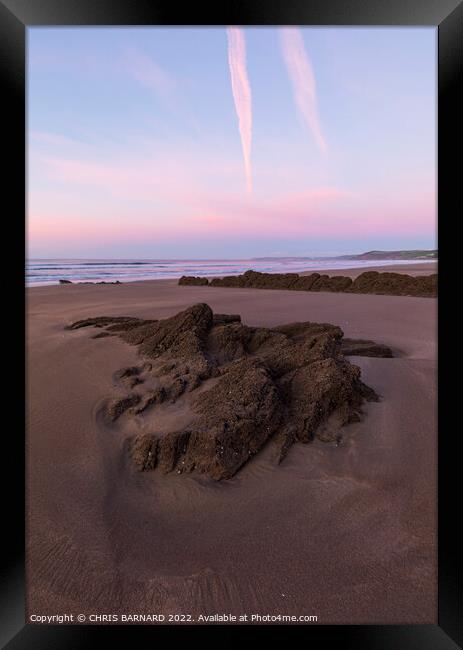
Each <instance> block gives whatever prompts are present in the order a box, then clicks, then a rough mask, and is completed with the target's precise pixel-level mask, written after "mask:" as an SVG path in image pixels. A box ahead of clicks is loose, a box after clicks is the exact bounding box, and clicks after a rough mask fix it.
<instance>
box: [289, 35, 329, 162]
mask: <svg viewBox="0 0 463 650" xmlns="http://www.w3.org/2000/svg"><path fill="white" fill-rule="evenodd" d="M280 36H281V47H282V50H283V57H284V59H285V62H286V67H287V69H288V73H289V77H290V79H291V83H292V85H293V92H294V100H295V102H296V105H297V107H298V109H299V111H300V113H301V115H302V117H303V119H304V121H305V122H306V124H307V126H308V127H309V129H310V131H311V132H312V134H313V136H314V138H315V141H316V142H317V145H318V146H319V148H320V150H321V151H322V152H325V151H326V149H327V146H326V141H325V137H324V135H323V132H322V128H321V125H320V119H319V117H318V107H317V93H316V84H315V75H314V72H313V68H312V64H311V62H310V59H309V57H308V56H307V53H306V51H305V48H304V41H303V40H302V35H301V32H300V30H299V29H298V28H297V27H283V28H281V31H280Z"/></svg>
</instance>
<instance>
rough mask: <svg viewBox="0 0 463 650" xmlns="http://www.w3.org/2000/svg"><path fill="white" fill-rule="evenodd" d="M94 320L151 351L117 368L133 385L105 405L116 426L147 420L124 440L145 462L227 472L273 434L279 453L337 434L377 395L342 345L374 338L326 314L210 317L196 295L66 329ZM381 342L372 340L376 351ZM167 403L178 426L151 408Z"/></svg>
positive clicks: (162, 409)
mask: <svg viewBox="0 0 463 650" xmlns="http://www.w3.org/2000/svg"><path fill="white" fill-rule="evenodd" d="M90 325H92V326H94V327H100V328H103V329H104V331H105V332H111V335H113V336H119V337H120V338H122V339H123V340H124V341H127V342H128V343H130V344H132V345H136V346H138V350H139V354H140V355H141V357H142V358H144V359H146V358H149V361H148V360H145V361H143V362H142V363H141V364H140V365H139V366H130V367H127V368H123V369H121V370H119V371H118V372H117V373H115V375H114V381H115V382H116V383H117V384H118V385H119V387H121V388H123V387H126V388H129V389H131V390H132V389H135V390H134V391H133V392H131V393H129V394H128V395H126V396H122V397H121V396H119V397H117V398H115V399H112V400H110V401H109V402H108V404H107V406H106V414H107V416H108V420H109V422H110V423H113V422H115V421H116V420H118V423H117V429H118V431H123V430H124V427H125V426H126V425H127V424H128V423H130V421H131V420H132V419H133V418H135V419H136V421H135V424H136V422H139V423H140V422H143V430H144V431H147V432H146V433H140V434H139V435H138V436H136V437H135V438H134V439H133V440H132V443H131V447H130V449H131V457H132V459H133V461H134V463H135V465H136V466H137V467H138V468H140V469H142V470H144V471H146V470H153V469H159V471H161V472H171V471H176V472H179V473H183V472H191V471H196V472H200V473H206V474H208V475H209V476H210V477H211V478H213V479H224V478H230V477H232V476H233V475H234V474H235V473H236V472H237V471H238V470H239V468H240V467H242V466H243V465H244V464H245V463H246V462H247V460H248V459H249V458H251V457H252V456H254V455H255V454H257V453H258V452H259V451H260V449H262V447H263V446H264V445H265V444H266V443H267V441H269V440H270V439H274V440H275V441H276V442H277V444H278V445H279V446H280V452H279V459H280V460H281V459H283V458H284V456H285V455H286V454H287V452H288V450H289V448H290V447H291V445H292V444H293V443H294V442H298V441H299V442H309V441H310V440H312V439H313V438H314V437H315V436H316V437H318V438H320V439H323V440H337V439H338V437H339V435H340V428H341V427H342V426H343V425H344V424H346V423H348V422H351V421H353V420H355V419H358V418H359V417H360V413H361V407H362V404H363V402H364V401H365V400H370V401H371V400H376V399H377V396H376V394H375V392H374V391H373V390H372V389H370V388H368V387H367V386H366V385H365V384H364V383H363V382H362V381H361V379H360V369H359V368H357V367H356V366H354V365H352V364H351V363H350V362H349V361H348V360H347V359H346V358H345V355H344V354H343V353H342V350H343V345H344V350H347V351H350V352H353V351H355V350H357V351H358V350H359V349H360V350H363V351H365V350H366V351H367V352H368V353H369V354H371V353H373V352H374V351H375V344H374V342H371V341H360V342H356V341H352V340H348V341H347V343H345V344H344V343H343V332H342V330H341V329H340V328H339V327H337V326H334V325H330V324H327V323H310V322H306V323H290V324H288V325H281V326H278V327H274V328H265V327H250V326H248V325H244V324H243V323H241V319H240V317H239V316H237V315H233V316H228V315H224V314H217V315H215V316H214V315H213V313H212V310H211V309H210V307H209V306H208V305H206V304H204V303H201V304H197V305H193V306H192V307H189V308H188V309H185V310H184V311H182V312H180V313H179V314H176V315H175V316H172V317H170V318H166V319H163V320H159V321H156V320H150V321H142V320H139V319H131V318H128V317H114V318H113V317H102V318H93V319H86V320H85V321H77V323H74V324H73V325H70V326H69V328H70V329H79V328H80V327H87V326H90ZM383 347H384V346H377V348H378V349H379V351H380V353H381V356H384V355H383V351H384V350H383ZM134 380H136V381H137V384H136V385H135V384H134V383H132V382H133V381H134ZM174 405H175V406H174ZM166 409H167V410H166ZM169 409H175V410H174V413H175V414H177V413H178V412H179V411H181V412H182V413H188V417H187V418H186V419H184V420H183V422H184V424H183V425H182V426H178V427H177V428H175V422H179V420H178V419H175V418H176V417H177V416H175V417H174V419H173V420H172V419H171V420H169V419H168V420H167V421H169V422H171V424H170V428H167V429H166V430H163V427H162V426H161V427H160V426H157V425H156V423H157V421H158V418H157V414H159V413H166V412H169ZM170 412H172V411H170ZM164 421H165V420H164ZM151 422H152V426H153V427H154V428H153V429H152V430H151V431H150V430H149V429H150V426H151V425H150V423H151ZM172 422H173V424H172ZM164 428H165V427H164ZM131 430H132V431H133V426H132V427H131Z"/></svg>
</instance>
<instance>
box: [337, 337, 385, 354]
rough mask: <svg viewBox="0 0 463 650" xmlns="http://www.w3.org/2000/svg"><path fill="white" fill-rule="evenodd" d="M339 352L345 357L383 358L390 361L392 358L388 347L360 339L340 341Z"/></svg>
mask: <svg viewBox="0 0 463 650" xmlns="http://www.w3.org/2000/svg"><path fill="white" fill-rule="evenodd" d="M341 352H342V353H343V355H344V356H345V357H353V356H356V357H384V358H386V359H390V358H392V357H393V356H394V355H393V353H392V350H391V348H390V347H389V346H387V345H383V344H382V343H375V342H374V341H365V340H361V339H359V340H354V339H344V338H343V340H342V341H341Z"/></svg>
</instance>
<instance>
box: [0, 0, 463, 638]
mask: <svg viewBox="0 0 463 650" xmlns="http://www.w3.org/2000/svg"><path fill="white" fill-rule="evenodd" d="M220 9H221V10H219V11H217V7H215V8H214V9H212V11H211V8H209V7H208V8H207V9H206V7H204V6H202V7H200V6H197V5H196V4H195V5H194V6H192V5H190V6H189V7H185V9H183V8H182V11H181V22H179V20H178V19H179V17H180V14H179V15H177V7H176V6H175V5H172V4H170V3H168V2H165V0H164V1H161V0H155V1H152V2H150V1H149V0H93V1H92V0H40V2H39V1H38V0H0V29H1V36H0V69H1V73H2V79H3V84H2V86H3V87H4V88H6V92H5V97H8V101H7V102H6V106H5V108H6V121H5V124H7V125H10V124H11V127H10V128H8V130H7V135H8V136H10V140H9V141H7V150H6V156H4V157H5V158H6V159H7V161H8V167H7V169H6V176H4V178H5V181H6V182H5V183H4V186H5V187H7V188H8V190H9V191H8V194H9V198H11V199H12V204H11V207H12V211H11V212H10V213H11V214H12V215H14V217H15V218H14V223H15V224H16V227H17V228H18V231H19V233H17V234H18V235H19V236H18V237H17V239H15V240H14V244H15V246H16V245H17V250H15V253H16V255H15V256H14V260H15V262H14V263H13V266H14V268H15V271H16V270H17V273H15V274H14V276H13V278H8V283H7V287H5V288H6V289H7V290H8V291H11V296H12V297H16V298H17V297H18V296H19V295H21V292H22V291H24V283H23V282H24V266H23V260H24V256H25V232H24V223H25V155H26V150H25V145H26V141H25V117H26V113H25V98H26V75H25V65H26V55H25V44H26V28H28V27H35V26H37V27H38V26H77V25H82V26H91V25H99V26H103V25H111V26H117V25H132V26H133V25H146V24H147V25H187V24H189V25H227V24H243V25H279V24H281V25H284V24H300V25H351V26H354V25H355V26H361V25H383V26H400V25H403V26H435V27H437V28H438V102H439V112H438V133H439V137H438V184H439V195H438V211H439V215H440V218H439V227H438V235H439V239H440V248H442V247H444V248H443V250H444V251H445V250H447V249H446V237H447V235H446V234H445V231H444V228H443V224H444V222H447V221H449V220H450V218H451V216H453V214H454V212H452V207H453V206H455V207H456V206H457V205H458V204H457V191H458V187H459V185H458V181H459V182H460V184H461V178H459V177H458V176H461V173H460V174H459V173H458V171H459V170H458V164H457V165H452V163H451V158H450V152H451V151H452V150H454V149H455V145H456V144H457V143H456V142H455V140H456V135H457V134H458V133H459V118H460V116H461V114H463V111H462V105H461V102H460V103H458V101H457V97H458V90H460V89H459V87H458V86H459V85H460V86H461V79H462V78H463V29H462V28H463V4H462V3H461V2H460V1H459V0H394V2H392V1H389V2H384V0H368V1H367V2H366V1H365V0H344V1H343V0H330V2H326V1H325V2H323V0H312V1H310V4H309V2H306V3H305V4H303V0H286V2H285V3H282V2H278V0H267V2H266V3H265V6H264V4H263V3H262V2H259V0H257V1H255V0H254V1H253V2H251V0H234V1H233V2H228V3H227V4H224V5H223V6H222V7H221V8H220ZM459 82H460V84H459ZM460 165H461V163H460ZM459 203H460V205H461V200H460V202H459ZM460 209H461V208H460ZM447 233H449V231H447ZM450 237H451V234H450ZM8 247H10V242H8ZM451 259H452V260H455V261H454V262H453V265H454V266H453V268H452V262H451ZM456 259H457V257H456V256H454V257H452V258H450V257H449V254H448V252H447V254H444V255H443V256H442V260H439V266H440V269H439V280H440V287H439V296H440V297H439V303H438V313H439V319H441V318H443V315H444V313H445V307H444V306H445V304H446V303H447V299H448V298H449V297H450V287H449V281H450V278H451V277H455V275H456V273H457V272H458V269H457V268H456ZM16 267H17V269H16ZM9 268H10V267H9ZM444 281H445V284H444ZM447 304H449V303H447ZM452 320H453V319H452ZM452 327H453V330H454V331H453V332H451V330H452ZM446 330H447V331H446V340H445V341H444V338H443V336H442V334H441V328H440V330H439V347H441V346H443V347H442V349H444V350H445V344H449V339H453V340H454V341H457V340H459V339H460V337H461V334H460V332H458V333H457V332H456V327H455V325H453V326H450V327H449V329H447V322H446ZM17 334H18V335H19V338H20V339H21V338H22V341H21V340H20V341H19V350H23V349H24V340H25V336H24V335H25V327H24V320H22V321H20V325H19V328H18V329H17ZM452 334H453V336H452ZM20 354H21V353H20ZM23 354H24V353H23ZM453 354H455V349H454V348H453ZM23 359H24V360H25V357H22V359H21V360H23ZM16 365H18V363H17V354H16ZM441 368H442V364H441V363H439V372H441ZM451 383H452V382H448V383H447V384H446V390H445V393H444V391H441V393H440V394H439V405H440V408H439V425H440V431H441V435H440V436H439V442H438V449H439V469H440V471H439V477H438V478H439V481H438V483H439V499H440V505H439V559H438V571H439V579H438V582H439V596H438V598H439V605H438V624H437V625H410V626H403V625H398V626H395V625H390V626H362V625H359V626H342V625H326V626H322V625H320V626H281V627H284V628H285V630H284V634H285V637H286V634H287V632H286V630H287V628H288V627H291V628H294V627H298V628H301V627H302V628H303V629H299V632H303V634H304V636H306V635H308V640H311V641H314V642H316V641H319V642H322V643H323V642H326V641H332V642H334V641H338V642H340V643H342V644H343V645H344V646H345V647H348V648H355V649H356V650H357V649H360V648H368V649H369V650H370V649H371V648H375V649H376V648H378V649H380V650H389V649H391V650H392V649H394V650H397V649H399V648H400V650H402V648H417V649H418V648H419V649H420V650H426V649H428V648H429V649H430V650H431V649H432V650H435V649H440V648H442V649H443V650H444V649H445V650H447V649H449V650H451V649H453V648H458V647H459V645H458V643H460V644H463V617H461V612H462V611H463V607H462V598H461V592H462V587H461V582H460V583H457V581H456V576H457V575H458V574H457V568H456V559H457V558H458V557H460V555H461V544H459V539H458V538H457V536H456V535H455V531H454V530H453V526H454V523H453V517H454V515H455V512H458V510H457V507H458V506H457V500H456V499H455V495H456V494H458V488H459V487H460V483H459V482H457V481H458V478H457V477H458V475H459V472H461V470H460V468H459V467H457V458H459V455H458V453H457V451H458V450H457V445H458V442H459V440H458V439H457V436H453V437H450V436H451V434H452V433H453V431H452V429H450V430H449V427H448V425H445V423H444V417H443V414H444V413H447V412H449V411H450V410H451V408H452V405H454V404H455V403H458V401H457V400H458V399H459V396H458V394H457V388H452V386H451ZM22 385H24V384H22ZM460 399H461V397H460ZM21 410H22V405H21V404H20V406H19V412H21ZM12 433H17V432H16V431H13V432H12ZM444 436H445V439H444ZM444 442H445V444H444ZM4 444H6V446H7V454H5V457H6V459H8V461H9V459H11V469H12V473H11V476H10V477H9V480H8V484H7V485H8V491H5V494H6V495H13V498H11V499H9V498H6V499H5V500H4V506H7V510H8V513H7V517H5V519H6V520H7V521H8V525H9V529H8V535H7V536H5V537H4V539H3V541H4V543H5V546H6V553H4V554H3V555H2V573H1V577H2V580H1V583H0V585H1V586H0V603H1V612H2V614H1V619H0V642H1V643H2V647H6V648H8V650H20V649H23V648H29V647H34V649H35V648H37V649H41V648H46V649H47V650H51V649H54V648H57V649H58V648H59V649H60V650H61V649H62V648H64V647H65V648H66V649H68V648H69V649H73V648H90V647H99V646H100V645H101V643H104V641H107V639H108V637H107V634H108V633H110V632H113V633H115V634H116V635H117V639H118V641H119V642H122V641H123V639H125V638H126V633H127V632H128V633H129V634H130V639H131V640H132V639H133V634H134V632H136V633H137V636H139V635H140V634H141V635H142V636H143V637H144V638H147V637H148V635H150V638H151V640H156V641H160V642H162V640H163V639H164V638H166V639H169V641H170V642H172V640H173V639H174V638H175V640H177V641H179V642H182V641H185V642H186V643H191V634H192V633H193V636H194V637H195V640H197V639H198V636H197V632H202V631H203V630H206V631H207V636H209V637H210V639H211V645H212V643H214V645H215V644H216V643H217V641H218V642H219V643H220V644H221V645H222V646H226V647H231V646H232V645H235V644H236V642H237V641H238V634H239V633H240V632H241V629H240V628H239V627H238V626H234V627H231V626H230V627H226V629H225V626H205V627H201V626H194V627H189V626H176V627H167V626H159V627H155V628H153V627H151V626H120V625H118V626H85V625H77V626H61V627H60V626H45V625H44V626H40V625H29V624H25V620H24V603H25V571H24V562H25V560H24V543H25V542H24V539H25V523H24V510H23V507H24V497H25V487H24V473H23V472H24V464H23V463H22V461H21V460H20V459H22V457H23V454H24V439H23V438H21V436H15V435H8V436H5V440H4ZM460 444H461V443H460ZM460 489H461V488H460ZM264 627H268V626H264ZM271 627H272V628H273V627H275V626H271ZM278 627H279V626H278ZM260 628H261V626H247V627H246V635H247V636H248V638H249V640H251V638H252V637H254V638H256V633H259V636H260V633H261V632H262V629H260ZM308 628H309V629H308ZM274 632H276V630H274V629H272V630H271V633H272V635H273V633H274ZM103 635H104V638H103ZM164 635H166V636H164ZM218 635H219V636H218ZM202 636H204V635H202Z"/></svg>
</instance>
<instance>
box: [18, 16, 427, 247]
mask: <svg viewBox="0 0 463 650" xmlns="http://www.w3.org/2000/svg"><path fill="white" fill-rule="evenodd" d="M436 81H437V80H436V30H435V28H404V27H401V28H347V27H342V28H317V27H304V28H300V27H280V28H267V27H260V28H254V27H253V28H250V27H233V26H232V27H206V28H193V27H180V28H165V27H163V28H156V27H152V28H150V27H146V28H145V27H144V28H61V27H60V28H43V27H33V28H29V29H28V79H27V88H28V115H27V142H28V144H27V147H28V163H27V164H28V174H27V179H28V194H27V242H28V257H46V258H63V257H73V258H101V257H105V258H114V257H117V258H119V257H120V258H133V257H141V258H164V259H167V258H176V259H185V258H187V259H221V258H246V257H262V256H310V255H337V254H345V253H360V252H363V251H367V250H399V249H415V248H435V247H436V101H437V100H436Z"/></svg>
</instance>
